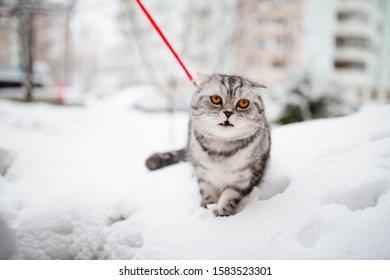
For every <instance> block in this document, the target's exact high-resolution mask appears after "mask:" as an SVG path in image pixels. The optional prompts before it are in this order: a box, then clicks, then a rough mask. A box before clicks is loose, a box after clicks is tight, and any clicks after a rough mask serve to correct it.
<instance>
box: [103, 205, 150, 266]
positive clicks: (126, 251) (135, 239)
mask: <svg viewBox="0 0 390 280" xmlns="http://www.w3.org/2000/svg"><path fill="white" fill-rule="evenodd" d="M126 205H128V202H127V203H125V202H122V203H119V204H117V205H116V206H114V207H112V209H110V210H109V212H110V214H109V215H108V216H107V218H106V225H107V227H106V228H105V230H104V232H105V241H104V245H103V249H102V252H100V253H99V254H103V255H101V256H100V257H99V258H103V259H133V258H134V257H135V256H136V255H137V253H138V252H139V250H140V249H141V248H142V247H143V245H144V239H143V229H144V226H143V224H142V222H140V221H139V220H138V219H137V218H136V217H135V215H134V214H135V213H136V210H135V209H133V208H129V207H127V206H126Z"/></svg>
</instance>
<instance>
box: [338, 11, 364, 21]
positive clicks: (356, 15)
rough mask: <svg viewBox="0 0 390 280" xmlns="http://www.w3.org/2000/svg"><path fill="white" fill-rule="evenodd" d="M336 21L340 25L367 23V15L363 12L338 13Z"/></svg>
mask: <svg viewBox="0 0 390 280" xmlns="http://www.w3.org/2000/svg"><path fill="white" fill-rule="evenodd" d="M337 20H338V21H339V22H340V23H347V22H354V23H355V22H357V23H367V22H368V15H367V14H366V13H363V12H338V13H337Z"/></svg>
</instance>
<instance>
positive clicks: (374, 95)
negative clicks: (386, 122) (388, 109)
mask: <svg viewBox="0 0 390 280" xmlns="http://www.w3.org/2000/svg"><path fill="white" fill-rule="evenodd" d="M371 99H372V100H377V99H378V90H377V89H372V91H371Z"/></svg>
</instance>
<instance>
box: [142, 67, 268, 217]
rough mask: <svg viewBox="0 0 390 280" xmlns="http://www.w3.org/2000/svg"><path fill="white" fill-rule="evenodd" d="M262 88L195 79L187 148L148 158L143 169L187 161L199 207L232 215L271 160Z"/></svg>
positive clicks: (234, 80) (233, 79) (218, 78)
mask: <svg viewBox="0 0 390 280" xmlns="http://www.w3.org/2000/svg"><path fill="white" fill-rule="evenodd" d="M264 88H265V87H264V86H263V85H260V84H257V83H254V82H252V81H250V80H248V79H245V78H242V77H239V76H231V75H219V74H213V75H210V76H208V75H203V74H199V85H198V89H197V90H196V91H195V93H194V94H193V97H192V102H191V109H190V124H189V137H188V139H189V140H188V146H187V147H186V148H184V149H181V150H177V151H173V152H167V153H157V154H153V155H152V156H151V157H149V158H148V159H147V161H146V166H147V167H148V168H149V169H150V170H155V169H159V168H162V167H165V166H168V165H171V164H174V163H177V162H179V161H186V160H188V161H190V162H191V163H192V165H193V166H194V168H195V172H196V175H197V178H198V184H199V187H200V194H201V196H202V202H201V205H202V206H203V207H207V205H208V204H211V203H216V208H215V210H214V214H215V215H216V216H229V215H234V214H236V212H237V206H238V204H239V203H240V201H241V200H242V199H243V198H244V197H245V196H247V195H248V194H250V193H251V191H252V190H253V188H254V187H255V186H257V185H258V184H259V183H260V181H261V179H262V177H263V175H264V171H265V168H266V165H267V162H268V158H269V154H270V147H271V139H270V131H269V125H268V123H267V120H266V118H265V114H264V103H263V100H262V98H261V96H260V95H261V92H262V91H263V90H264Z"/></svg>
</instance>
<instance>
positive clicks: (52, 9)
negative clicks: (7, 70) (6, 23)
mask: <svg viewBox="0 0 390 280" xmlns="http://www.w3.org/2000/svg"><path fill="white" fill-rule="evenodd" d="M73 3H74V1H72V2H71V4H70V5H59V4H54V3H45V2H44V1H43V0H17V1H13V2H5V1H0V16H15V17H16V18H17V21H18V28H17V34H18V41H19V46H20V58H21V59H20V61H21V68H22V71H23V74H24V79H23V91H24V96H25V101H27V102H29V101H33V90H34V82H35V81H34V71H33V66H34V60H35V56H36V38H37V30H36V18H37V17H38V16H39V15H40V14H44V13H64V12H65V13H69V11H70V10H71V8H72V7H73Z"/></svg>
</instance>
